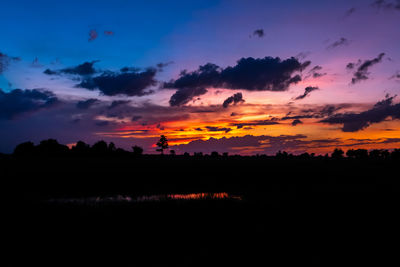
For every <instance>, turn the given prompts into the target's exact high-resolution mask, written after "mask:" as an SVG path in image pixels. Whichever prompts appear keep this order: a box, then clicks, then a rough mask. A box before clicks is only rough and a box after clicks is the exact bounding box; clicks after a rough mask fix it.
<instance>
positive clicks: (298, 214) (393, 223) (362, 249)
mask: <svg viewBox="0 0 400 267" xmlns="http://www.w3.org/2000/svg"><path fill="white" fill-rule="evenodd" d="M399 163H400V162H399V161H398V160H371V159H366V160H351V159H342V160H334V159H324V158H318V159H306V160H301V159H282V160H278V159H273V158H257V157H252V158H246V157H238V158H235V157H218V158H212V157H207V158H206V157H201V158H195V157H183V156H164V157H160V156H146V155H145V156H142V157H136V158H134V157H129V158H118V157H112V158H111V157H108V158H107V157H106V158H77V157H74V158H72V157H66V158H55V157H47V158H46V157H33V158H25V159H23V158H22V159H17V158H13V157H3V158H1V159H0V174H1V184H2V186H1V190H2V193H3V196H5V197H6V208H5V216H4V217H3V218H2V220H3V221H6V222H7V223H6V226H4V228H3V230H4V233H5V234H6V237H7V238H6V239H5V240H6V242H7V250H6V251H5V252H6V253H5V255H7V257H6V258H7V259H10V262H11V264H10V265H7V266H27V265H38V266H40V265H52V266H59V265H68V266H81V265H84V266H96V265H108V266H118V265H122V264H124V265H127V266H143V265H145V266H149V265H157V266H166V265H172V266H177V265H182V266H192V265H207V266H208V265H211V266H213V265H220V266H221V265H222V266H227V265H241V266H255V265H256V264H257V266H258V265H266V264H271V265H287V264H291V265H292V264H302V263H305V264H308V265H310V264H318V263H319V264H332V263H334V264H357V265H358V264H365V263H369V264H380V265H382V264H387V263H393V262H398V261H399V260H398V257H397V252H398V249H397V243H398V240H399V228H400V224H399V220H398V212H399V204H400V194H399V191H400V183H399V177H398V170H399V168H398V166H399ZM191 192H228V193H231V194H235V195H241V196H242V198H243V200H242V201H234V200H192V201H167V202H149V203H131V204H127V203H125V204H103V205H97V206H93V205H86V206H85V205H68V204H58V205H56V204H51V203H49V202H48V201H47V200H48V199H57V198H68V197H76V198H78V197H91V196H108V195H118V194H129V195H132V196H135V195H146V194H159V193H191ZM82 256H83V257H82ZM139 262H140V263H139ZM3 266H5V265H3Z"/></svg>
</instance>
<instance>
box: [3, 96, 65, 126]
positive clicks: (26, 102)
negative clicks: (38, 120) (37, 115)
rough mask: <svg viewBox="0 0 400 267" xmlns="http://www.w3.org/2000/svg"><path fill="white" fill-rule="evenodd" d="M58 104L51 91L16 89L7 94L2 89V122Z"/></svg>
mask: <svg viewBox="0 0 400 267" xmlns="http://www.w3.org/2000/svg"><path fill="white" fill-rule="evenodd" d="M58 102H59V101H58V99H57V97H56V96H55V95H54V94H53V93H51V92H49V91H41V90H37V89H33V90H21V89H15V90H12V91H10V92H8V93H7V92H4V91H3V90H1V89H0V120H1V119H6V120H11V119H14V118H16V117H17V116H19V115H21V114H24V113H29V112H35V111H38V110H41V109H44V108H49V107H52V106H54V105H55V104H57V103H58Z"/></svg>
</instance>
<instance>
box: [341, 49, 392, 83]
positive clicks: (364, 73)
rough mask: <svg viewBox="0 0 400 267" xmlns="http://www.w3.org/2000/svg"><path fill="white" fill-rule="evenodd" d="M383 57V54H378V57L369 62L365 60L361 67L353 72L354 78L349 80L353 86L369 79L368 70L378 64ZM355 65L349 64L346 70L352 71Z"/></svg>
mask: <svg viewBox="0 0 400 267" xmlns="http://www.w3.org/2000/svg"><path fill="white" fill-rule="evenodd" d="M384 56H385V53H380V54H379V55H378V57H376V58H374V59H371V60H365V61H364V62H362V63H361V65H359V67H358V68H357V71H356V72H354V76H353V78H352V79H351V83H352V84H355V83H357V82H359V81H362V80H367V79H368V78H369V74H370V73H369V72H368V69H369V68H370V67H372V66H373V65H375V64H378V63H380V62H381V61H382V59H383V57H384ZM359 62H361V61H359ZM356 65H357V63H349V64H347V66H346V68H347V69H353V68H355V66H356Z"/></svg>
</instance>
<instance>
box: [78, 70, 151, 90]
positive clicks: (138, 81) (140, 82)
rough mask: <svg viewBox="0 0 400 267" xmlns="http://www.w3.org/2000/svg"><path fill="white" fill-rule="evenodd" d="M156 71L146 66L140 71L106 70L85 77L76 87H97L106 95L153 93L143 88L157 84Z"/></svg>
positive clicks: (93, 88) (90, 88)
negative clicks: (93, 75) (96, 74)
mask: <svg viewBox="0 0 400 267" xmlns="http://www.w3.org/2000/svg"><path fill="white" fill-rule="evenodd" d="M156 73H157V71H156V70H155V69H153V68H148V69H146V70H145V71H142V72H139V71H133V72H129V71H127V72H111V71H106V72H103V73H102V74H101V75H100V76H96V77H89V78H86V79H85V80H83V81H82V82H81V83H80V84H78V85H77V87H82V88H86V89H89V90H95V89H98V90H99V91H100V92H101V93H102V94H103V95H107V96H115V95H127V96H144V95H148V94H151V93H153V91H145V90H146V89H147V88H148V87H150V86H154V85H156V84H157V81H156V80H155V75H156Z"/></svg>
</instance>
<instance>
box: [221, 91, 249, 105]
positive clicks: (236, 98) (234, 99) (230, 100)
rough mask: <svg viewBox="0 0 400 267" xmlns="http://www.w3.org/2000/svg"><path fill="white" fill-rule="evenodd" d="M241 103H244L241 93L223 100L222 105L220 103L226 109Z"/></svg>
mask: <svg viewBox="0 0 400 267" xmlns="http://www.w3.org/2000/svg"><path fill="white" fill-rule="evenodd" d="M242 102H244V99H243V95H242V93H236V94H234V95H233V96H230V97H228V98H227V99H225V101H224V103H222V106H223V107H224V108H227V107H228V106H229V105H230V104H232V103H233V104H234V105H236V104H237V103H242Z"/></svg>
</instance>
